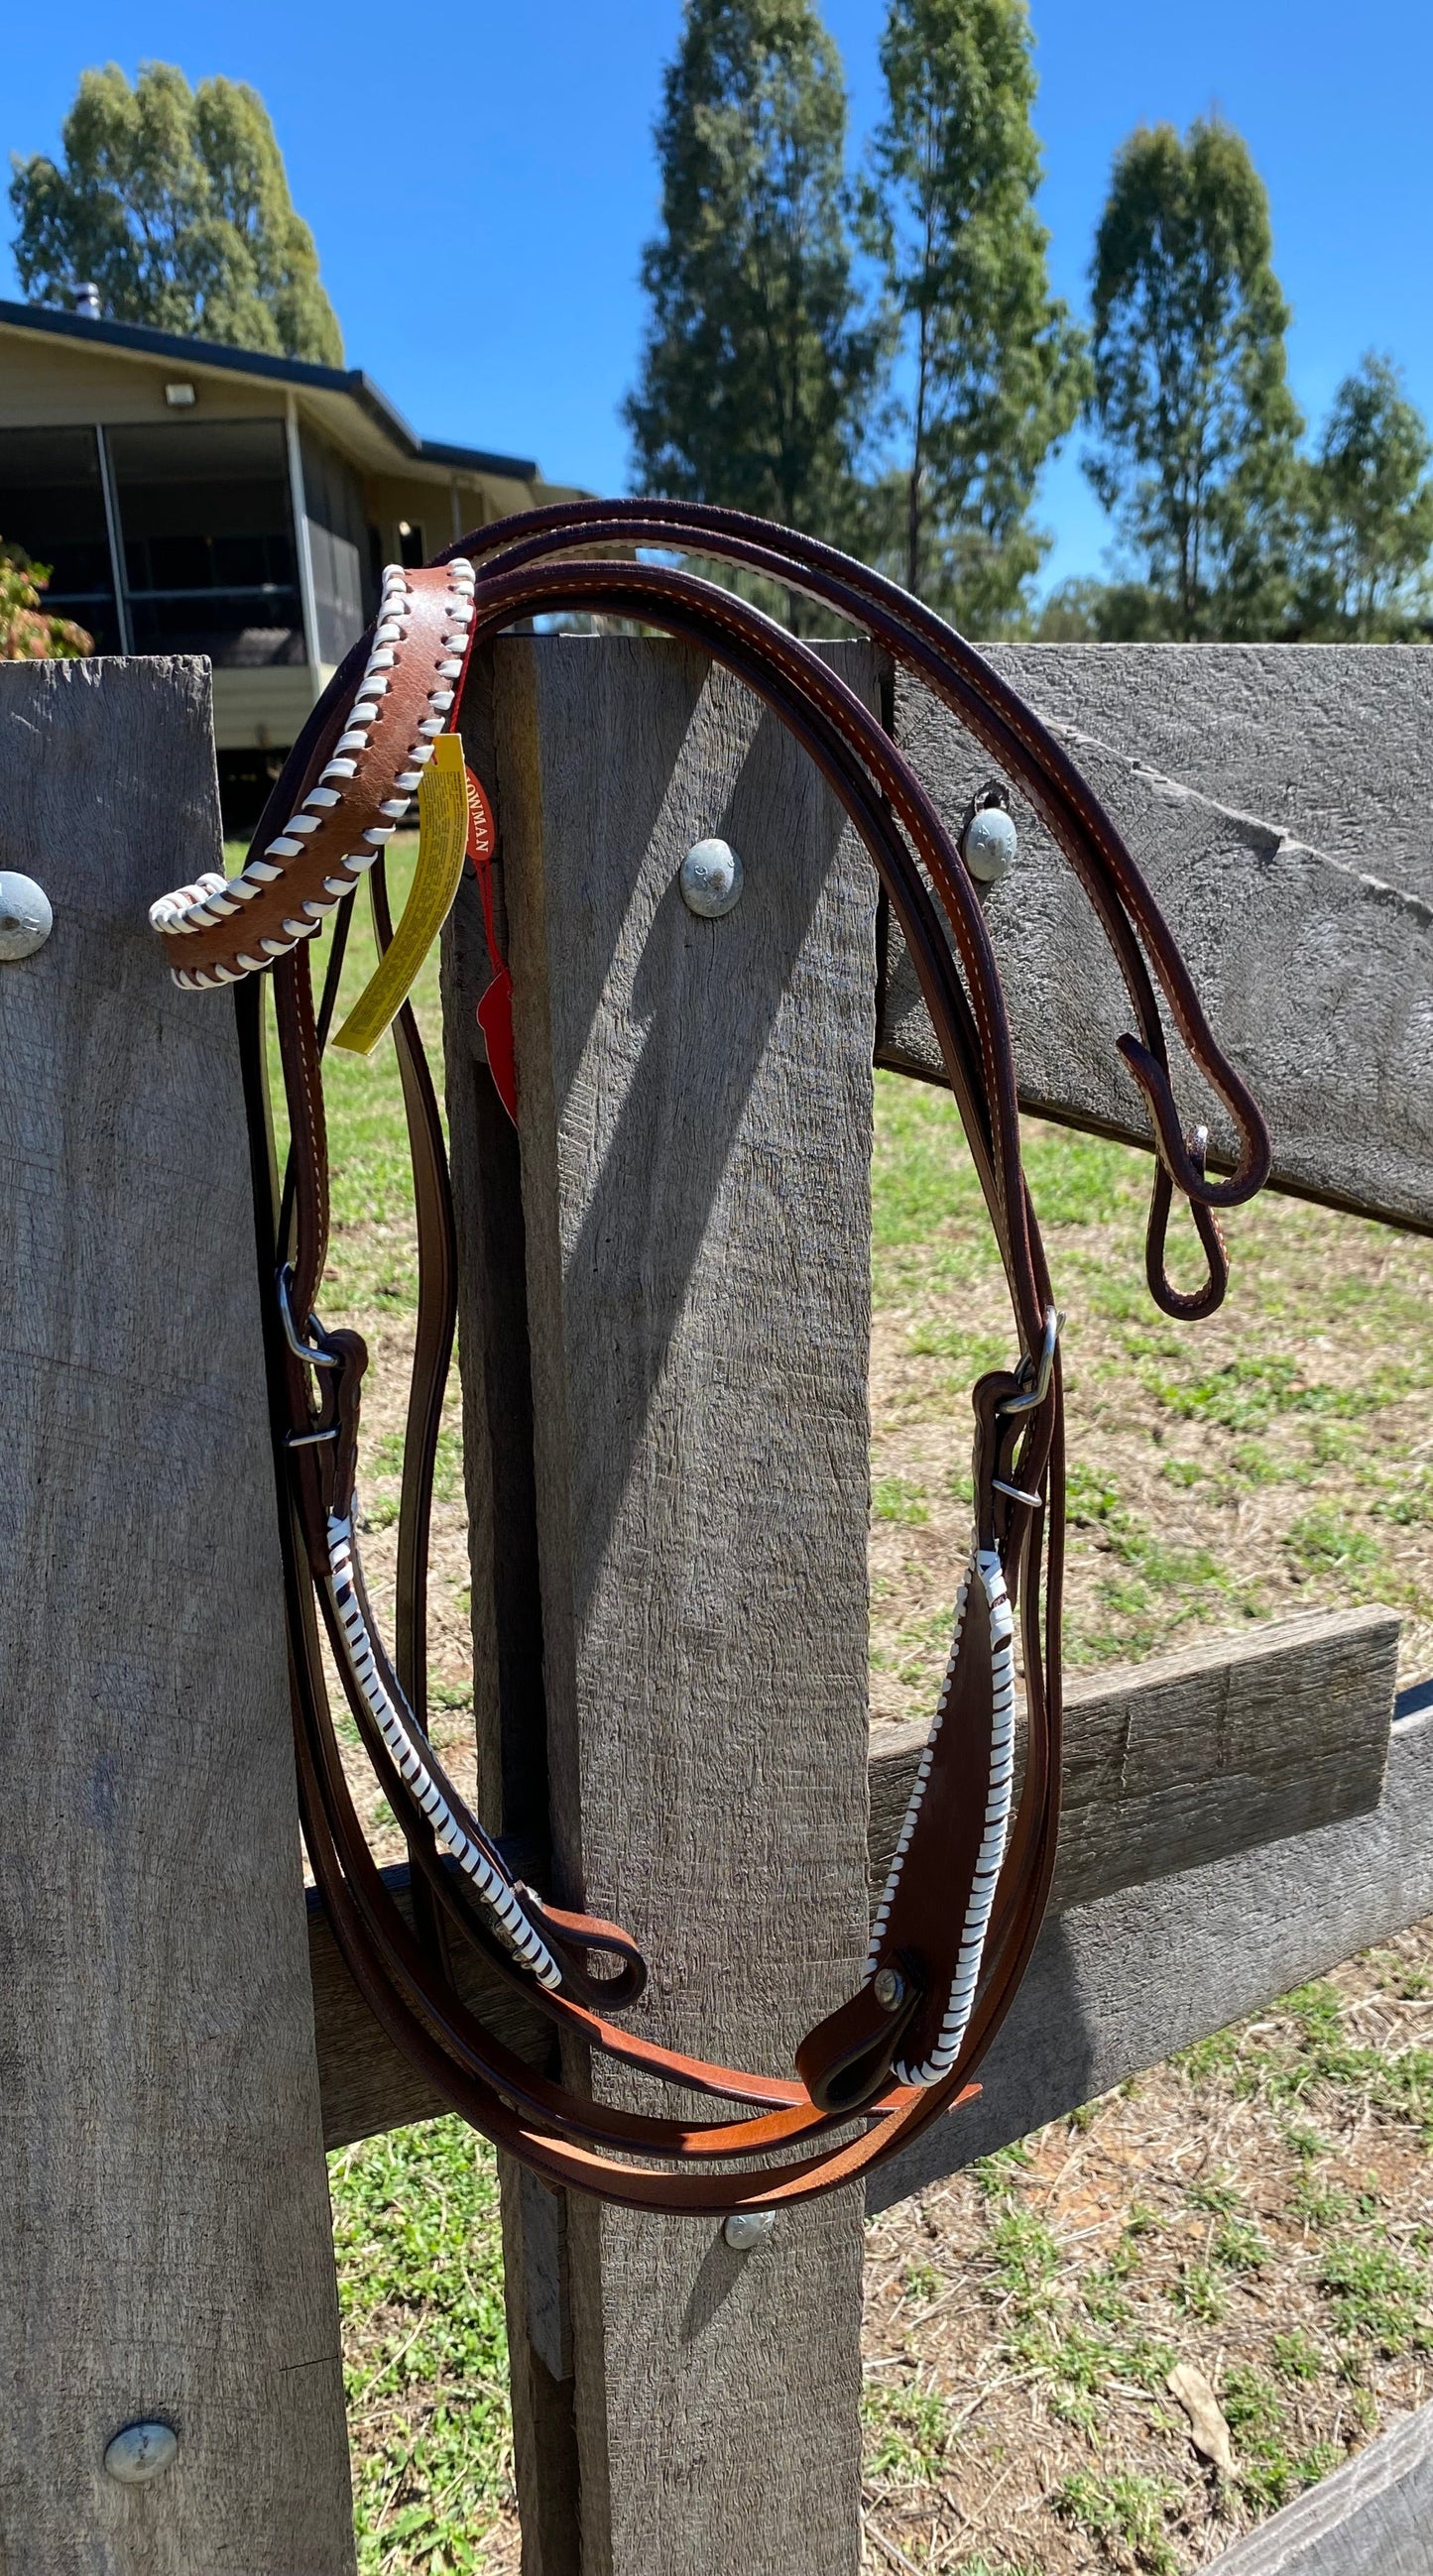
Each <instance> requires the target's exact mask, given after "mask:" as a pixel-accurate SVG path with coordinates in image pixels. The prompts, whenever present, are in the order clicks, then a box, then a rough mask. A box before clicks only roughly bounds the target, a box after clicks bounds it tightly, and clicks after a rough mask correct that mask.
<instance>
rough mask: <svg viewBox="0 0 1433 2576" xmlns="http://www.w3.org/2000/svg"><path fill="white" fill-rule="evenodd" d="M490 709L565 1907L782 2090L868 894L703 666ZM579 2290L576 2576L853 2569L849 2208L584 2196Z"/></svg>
mask: <svg viewBox="0 0 1433 2576" xmlns="http://www.w3.org/2000/svg"><path fill="white" fill-rule="evenodd" d="M837 649H840V648H837ZM844 659H845V667H846V669H847V671H848V674H850V675H852V676H854V678H855V680H856V683H857V685H859V686H861V687H863V688H864V689H865V690H866V691H867V692H868V694H869V696H870V697H871V699H872V702H874V698H875V687H876V675H875V669H874V663H873V660H872V658H871V657H870V656H869V655H867V654H866V653H865V652H864V651H863V650H860V649H856V650H854V651H850V652H847V653H846V654H845V657H844ZM495 668H496V673H497V704H496V758H495V771H494V783H495V786H496V801H497V809H498V813H499V817H500V828H501V830H502V833H503V837H504V850H505V874H506V884H507V900H508V908H509V915H510V921H511V941H512V954H513V966H514V974H515V979H516V986H517V994H518V1015H519V1016H518V1060H519V1090H520V1101H521V1128H522V1158H523V1195H524V1206H525V1214H526V1229H527V1260H528V1299H529V1319H530V1325H531V1331H532V1343H533V1383H534V1397H535V1402H534V1416H535V1423H536V1434H537V1453H536V1454H537V1503H538V1529H539V1537H540V1544H541V1557H542V1604H543V1651H544V1657H545V1668H546V1679H547V1695H548V1749H549V1759H550V1766H551V1807H552V1818H553V1830H554V1844H555V1853H556V1861H557V1868H558V1875H559V1880H560V1882H562V1883H565V1885H566V1887H567V1889H568V1890H569V1892H576V1891H579V1890H580V1891H581V1892H582V1893H583V1894H584V1895H585V1898H586V1899H587V1901H588V1902H590V1903H592V1904H594V1905H596V1906H597V1907H598V1908H599V1909H600V1910H602V1911H604V1912H609V1913H614V1914H616V1915H617V1916H618V1917H619V1918H620V1919H621V1920H622V1921H624V1922H625V1923H627V1924H628V1925H629V1927H630V1928H631V1929H632V1931H633V1932H634V1933H635V1934H636V1936H637V1937H638V1939H639V1940H640V1941H641V1943H642V1945H643V1947H644V1948H645V1949H647V1950H648V1951H649V1953H650V1954H651V1956H652V1958H653V1961H654V1964H655V1974H654V1978H653V1984H652V1988H651V1993H650V2001H649V2003H648V2004H647V2005H646V2006H644V2008H643V2010H644V2017H645V2027H646V2028H647V2029H648V2030H649V2031H651V2032H653V2033H654V2034H661V2035H663V2036H667V2037H671V2038H673V2039H680V2038H682V2037H685V2038H686V2040H687V2041H688V2043H689V2044H691V2043H695V2044H698V2045H700V2046H701V2047H702V2048H703V2049H705V2050H715V2051H718V2052H721V2053H733V2054H735V2055H736V2056H737V2057H741V2056H743V2055H745V2054H746V2053H748V2052H755V2054H756V2056H757V2058H758V2059H759V2060H760V2061H761V2062H763V2063H771V2064H777V2063H780V2062H782V2061H785V2062H788V2063H789V2060H790V2054H791V2051H792V2049H793V2047H794V2045H795V2042H796V2040H797V2039H798V2037H799V2036H800V2034H801V2032H802V2031H803V2030H804V2029H805V2028H806V2026H807V2025H808V2023H809V2022H810V2021H812V2020H813V2019H814V2018H815V2017H816V2016H817V2015H818V2014H819V2013H821V2012H822V2011H824V2010H826V2009H827V2008H828V2007H829V2006H830V2005H831V2004H833V2003H834V2002H835V2001H836V2000H837V1999H838V1998H839V1996H840V1995H841V1994H842V1993H843V1992H845V1991H847V1990H848V1986H849V1981H850V1980H851V1978H852V1976H853V1974H854V1973H855V1972H856V1969H857V1966H858V1962H859V1957H860V1952H861V1946H862V1941H863V1935H864V1926H865V1920H866V1894H865V1868H864V1862H865V1777H866V1743H865V1627H866V1597H865V1521H866V1508H867V1463H866V1443H867V1422H866V1340H867V1330H868V1296H869V1289H868V1253H867V1227H868V1209H867V1195H868V1194H867V1165H868V1155H869V1121H870V1048H871V1042H872V1037H873V1028H872V972H871V969H872V960H873V955H874V926H873V913H874V907H873V887H872V879H871V877H870V872H869V868H868V864H867V862H866V861H865V860H864V858H863V857H862V856H861V855H860V854H859V853H858V852H855V851H853V850H852V848H851V846H850V842H849V839H848V837H847V836H846V835H845V834H844V833H843V829H842V822H841V817H840V815H839V812H838V810H837V809H836V808H835V806H834V804H833V801H832V799H831V798H830V796H829V794H828V793H827V791H826V790H825V789H824V788H823V787H822V786H821V785H820V784H819V782H818V781H817V780H816V779H815V777H814V776H813V774H812V773H811V771H810V770H809V768H808V767H807V765H806V764H805V762H804V761H803V759H802V758H801V757H800V756H799V755H798V754H797V753H796V752H795V751H794V750H793V748H792V746H791V745H790V744H789V742H788V741H787V740H786V738H785V737H784V736H783V735H782V734H781V732H780V730H779V728H778V727H776V726H775V725H774V724H773V723H771V722H770V721H768V720H765V719H763V718H762V717H761V716H760V715H759V713H758V712H757V710H756V709H755V708H754V707H753V706H752V705H751V703H750V702H749V701H747V700H745V699H743V698H742V696H741V694H740V692H738V691H737V690H735V689H734V688H733V687H731V686H730V685H728V684H727V683H726V682H725V681H724V680H723V679H722V678H721V677H720V676H719V675H713V674H710V673H709V672H708V670H707V666H706V664H705V662H704V660H703V659H702V657H700V656H697V655H692V654H689V653H687V652H685V651H683V650H680V649H678V648H676V647H669V646H662V645H656V644H652V643H649V642H638V641H635V640H633V641H631V642H623V641H618V640H604V641H602V642H601V643H597V644H593V643H589V642H586V641H573V640H568V639H550V640H538V641H535V642H520V643H519V642H514V643H511V644H508V645H505V646H502V647H500V648H499V650H498V653H497V655H496V659H495ZM714 832H715V833H721V834H724V835H725V836H726V837H728V838H730V839H731V840H732V841H734V843H735V844H736V846H737V848H738V849H739V850H740V851H741V854H742V856H743V859H744V861H745V865H746V890H745V892H744V894H743V896H742V899H741V902H740V904H739V905H738V907H737V909H736V910H735V912H733V913H732V914H731V915H730V916H729V917H728V918H727V920H725V921H722V922H715V923H708V922H700V921H695V920H693V919H692V918H691V917H690V916H689V915H688V914H687V912H686V911H685V908H684V907H683V905H682V903H681V900H680V896H679V894H678V891H677V886H676V872H677V868H678V865H679V863H680V860H681V857H682V855H683V853H684V852H685V850H686V849H687V847H688V846H689V844H690V843H691V842H692V841H694V840H696V839H698V838H699V837H701V836H702V835H704V834H710V833H714ZM597 2080H598V2081H600V2082H603V2083H604V2085H609V2084H611V2083H612V2081H613V2074H612V2070H611V2069H609V2068H605V2067H604V2068H601V2069H600V2070H598V2075H597ZM514 2224H519V2225H521V2224H523V2219H522V2213H521V2212H520V2211H518V2212H513V2211H512V2210H511V2208H510V2210H509V2231H510V2233H511V2228H512V2226H513V2225H514ZM524 2248H525V2253H526V2255H527V2256H529V2257H531V2256H532V2254H533V2251H534V2248H533V2242H532V2235H531V2230H530V2228H528V2227H526V2226H525V2227H524ZM561 2259H565V2263H566V2268H567V2275H568V2283H569V2290H568V2297H569V2313H570V2329H571V2342H572V2356H573V2380H572V2383H571V2388H572V2403H573V2410H574V2417H575V2427H576V2439H577V2448H578V2467H579V2475H580V2513H581V2531H580V2549H581V2553H582V2568H583V2571H584V2576H603V2571H607V2570H612V2569H620V2571H621V2576H671V2570H672V2569H673V2568H675V2567H678V2566H680V2568H681V2569H682V2570H683V2576H704V2571H707V2570H711V2571H713V2576H715V2571H716V2570H718V2569H719V2570H721V2571H722V2576H726V2571H727V2570H728V2569H729V2568H730V2566H731V2564H732V2560H733V2555H734V2554H736V2555H740V2556H741V2557H742V2559H743V2561H744V2563H747V2564H752V2565H755V2564H760V2565H763V2566H781V2567H783V2568H784V2569H789V2570H790V2571H792V2576H800V2571H801V2570H803V2569H810V2570H811V2571H813V2576H814V2571H816V2570H820V2571H821V2576H833V2571H839V2570H841V2569H843V2568H844V2569H854V2567H855V2565H856V2563H857V2552H858V2511H857V2507H858V2482H859V2423H858V2397H859V2325H860V2264H861V2224H860V2206H859V2198H858V2196H857V2195H854V2194H852V2193H847V2194H845V2195H843V2196H842V2197H840V2198H839V2199H836V2200H833V2201H829V2202H823V2203H821V2204H819V2205H818V2206H816V2207H813V2208H811V2209H809V2210H807V2211H805V2212H803V2213H802V2214H800V2215H799V2216H796V2217H794V2218H792V2219H791V2220H790V2221H789V2222H785V2223H783V2226H782V2228H781V2229H780V2230H779V2231H778V2233H777V2236H776V2237H775V2238H774V2239H773V2240H771V2241H770V2242H769V2243H768V2244H767V2245H765V2246H764V2247H762V2248H761V2249H760V2250H759V2251H757V2252H756V2253H754V2254H751V2255H738V2254H734V2253H732V2252H731V2251H730V2250H729V2249H728V2248H727V2247H726V2246H725V2245H724V2243H723V2242H722V2240H721V2234H720V2229H719V2226H718V2225H717V2224H716V2223H715V2222H710V2223H705V2224H693V2223H690V2222H687V2223H679V2222H671V2221H662V2220H659V2219H653V2218H647V2217H640V2216H633V2215H632V2214H630V2213H627V2212H623V2211H614V2210H604V2209H600V2208H598V2207H597V2206H596V2205H594V2204H593V2203H591V2202H590V2201H587V2200H583V2199H576V2198H574V2199H573V2200H572V2202H571V2204H570V2206H569V2209H568V2212H567V2229H566V2250H565V2258H561ZM515 2322H516V2323H517V2324H518V2326H519V2329H520V2331H521V2332H523V2333H524V2334H526V2333H527V2331H528V2329H527V2326H526V2322H525V2321H524V2320H523V2319H521V2318H519V2319H517V2320H515ZM543 2366H544V2367H546V2365H543ZM550 2377H551V2374H550V2373H549V2378H550ZM774 2462H779V2463H780V2474H779V2475H772V2476H768V2475H766V2474H765V2473H764V2471H759V2472H758V2473H757V2474H755V2475H754V2474H753V2463H766V2464H770V2463H774ZM556 2545H557V2544H556V2542H555V2541H554V2543H553V2550H554V2551H555V2548H556ZM541 2563H542V2567H543V2576H557V2562H556V2558H555V2555H553V2553H552V2551H549V2553H548V2554H547V2555H545V2556H544V2557H543V2559H542V2562H541Z"/></svg>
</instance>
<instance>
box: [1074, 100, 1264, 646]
mask: <svg viewBox="0 0 1433 2576" xmlns="http://www.w3.org/2000/svg"><path fill="white" fill-rule="evenodd" d="M1093 286H1094V334H1093V349H1094V363H1095V390H1094V414H1095V417H1096V419H1097V421H1098V424H1099V428H1100V431H1101V433H1102V437H1103V446H1102V448H1101V450H1100V452H1099V453H1098V454H1096V455H1095V456H1094V457H1093V458H1092V459H1091V460H1089V464H1088V471H1089V474H1090V478H1091V481H1092V482H1093V484H1094V487H1095V490H1096V492H1097V493H1098V494H1099V497H1100V499H1101V500H1102V501H1103V503H1104V504H1105V507H1106V508H1107V509H1109V510H1112V511H1114V512H1115V513H1116V514H1117V517H1118V523H1119V526H1120V530H1121V533H1122V535H1123V536H1124V538H1125V540H1126V541H1127V543H1128V544H1129V545H1130V546H1131V547H1132V548H1133V550H1134V551H1135V553H1136V554H1137V555H1140V556H1142V557H1143V558H1144V565H1145V571H1146V579H1147V581H1148V584H1149V586H1150V587H1151V589H1152V590H1154V591H1155V592H1156V593H1157V594H1158V595H1159V596H1161V597H1162V598H1163V599H1164V600H1165V601H1166V602H1167V603H1168V613H1169V620H1170V628H1171V631H1172V632H1173V633H1174V634H1176V635H1180V636H1186V637H1197V636H1203V635H1211V634H1225V635H1240V634H1257V633H1261V632H1267V631H1268V630H1269V627H1270V625H1271V624H1277V622H1278V620H1279V616H1280V611H1281V605H1282V599H1283V596H1284V595H1285V593H1286V589H1287V574H1288V558H1289V550H1290V546H1291V542H1292V516H1293V509H1294V506H1295V502H1296V498H1297V491H1296V486H1297V465H1296V442H1297V440H1298V437H1299V434H1300V430H1301V427H1302V423H1301V421H1300V418H1299V413H1298V410H1297V407H1296V405H1295V403H1294V400H1293V396H1292V395H1291V393H1290V391H1289V388H1288V384H1287V381H1286V377H1285V362H1284V333H1285V331H1286V329H1287V326H1288V320H1289V312H1288V307H1287V305H1286V304H1285V302H1284V298H1283V295H1282V293H1281V292H1280V288H1279V282H1278V279H1277V278H1276V276H1275V274H1274V269H1273V261H1272V238H1271V234H1270V226H1269V205H1268V198H1267V196H1266V194H1265V191H1264V187H1263V183H1262V181H1261V180H1260V179H1259V177H1258V174H1257V172H1256V171H1255V169H1254V166H1253V163H1252V161H1251V160H1250V157H1249V153H1248V149H1247V147H1246V145H1245V144H1244V142H1243V141H1242V139H1241V138H1240V136H1239V135H1237V134H1235V133H1234V132H1233V131H1232V130H1231V129H1230V128H1229V127H1228V126H1227V125H1224V124H1221V123H1219V122H1218V121H1214V120H1211V121H1208V122H1198V123H1196V124H1194V125H1193V126H1191V128H1190V130H1189V134H1188V136H1187V137H1186V138H1184V139H1181V138H1180V136H1179V135H1178V134H1176V132H1175V131H1174V128H1173V127H1172V126H1169V125H1160V126H1155V127H1153V128H1150V127H1142V128H1141V129H1140V130H1139V131H1138V132H1137V133H1135V134H1132V135H1131V136H1130V138H1129V140H1128V141H1127V142H1126V143H1125V144H1124V145H1123V146H1122V147H1121V149H1120V151H1119V153H1118V154H1117V156H1116V159H1115V166H1114V173H1113V178H1112V182H1111V187H1110V194H1109V199H1108V202H1107V204H1106V206H1105V210H1104V214H1103V216H1102V218H1101V222H1100V227H1099V233H1098V237H1097V240H1096V245H1095V257H1094V266H1093Z"/></svg>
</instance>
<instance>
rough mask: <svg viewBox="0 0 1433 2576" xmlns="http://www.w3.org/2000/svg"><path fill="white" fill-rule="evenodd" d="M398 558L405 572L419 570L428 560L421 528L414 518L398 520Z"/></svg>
mask: <svg viewBox="0 0 1433 2576" xmlns="http://www.w3.org/2000/svg"><path fill="white" fill-rule="evenodd" d="M398 560H399V562H400V563H401V564H402V566H403V569H404V571H405V572H421V571H422V569H423V566H424V564H425V563H426V562H427V560H428V555H427V549H426V548H425V546H424V543H423V530H422V528H421V526H420V525H419V523H418V521H417V520H416V519H400V520H399V522H398Z"/></svg>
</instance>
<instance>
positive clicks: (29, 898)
mask: <svg viewBox="0 0 1433 2576" xmlns="http://www.w3.org/2000/svg"><path fill="white" fill-rule="evenodd" d="M54 926H55V916H54V914H53V913H52V912H51V910H50V898H49V896H48V895H47V894H46V892H45V889H44V887H43V886H37V885H36V883H35V880H34V878H33V877H22V876H21V875H20V874H19V872H18V870H17V869H15V868H0V964H4V965H7V966H11V965H14V964H15V963H16V962H17V961H18V960H19V959H20V958H21V957H33V956H34V954H35V951H36V949H37V948H43V947H44V945H45V942H46V940H47V939H48V938H49V936H50V933H51V931H52V930H53V929H54Z"/></svg>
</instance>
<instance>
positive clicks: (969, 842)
mask: <svg viewBox="0 0 1433 2576" xmlns="http://www.w3.org/2000/svg"><path fill="white" fill-rule="evenodd" d="M1018 845H1019V834H1018V833H1017V831H1016V829H1015V817H1014V815H1013V814H1007V813H1006V811H1005V808H1004V806H1003V805H982V806H981V808H980V810H979V812H978V813H976V814H972V815H971V818H970V821H969V822H968V823H967V824H966V827H965V836H964V839H963V840H962V842H961V844H960V854H961V857H962V858H963V859H964V861H965V864H966V866H967V867H968V868H969V870H970V873H971V875H972V876H973V877H974V878H975V879H976V881H977V883H978V884H980V885H998V884H999V882H1000V879H1001V878H1002V877H1003V876H1008V875H1009V873H1010V870H1011V869H1012V868H1013V866H1014V865H1015V852H1016V849H1017V847H1018Z"/></svg>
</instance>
